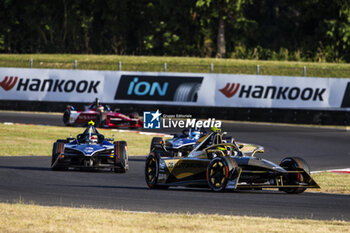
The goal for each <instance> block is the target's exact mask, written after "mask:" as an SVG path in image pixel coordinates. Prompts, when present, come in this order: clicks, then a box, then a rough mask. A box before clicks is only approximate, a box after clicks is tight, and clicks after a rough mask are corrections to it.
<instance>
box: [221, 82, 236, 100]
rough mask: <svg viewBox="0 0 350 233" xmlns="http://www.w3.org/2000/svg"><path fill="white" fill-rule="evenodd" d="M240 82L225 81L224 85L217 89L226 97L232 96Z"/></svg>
mask: <svg viewBox="0 0 350 233" xmlns="http://www.w3.org/2000/svg"><path fill="white" fill-rule="evenodd" d="M240 85H241V84H239V83H237V84H235V83H226V86H225V87H224V88H222V89H219V91H220V92H221V93H222V94H224V95H225V96H226V97H227V98H231V97H232V96H234V95H235V94H236V93H237V91H238V89H239V86H240Z"/></svg>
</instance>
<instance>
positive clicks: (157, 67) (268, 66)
mask: <svg viewBox="0 0 350 233" xmlns="http://www.w3.org/2000/svg"><path fill="white" fill-rule="evenodd" d="M30 59H33V68H57V69H73V67H74V60H77V62H78V69H92V70H118V69H119V62H121V63H122V67H121V68H122V70H125V71H154V72H161V71H163V70H164V63H167V71H168V72H194V73H209V72H210V65H211V64H213V65H214V70H213V71H214V73H232V74H256V68H257V65H259V66H260V74H262V75H285V76H302V75H303V67H304V66H305V67H306V76H309V77H350V64H345V63H316V62H292V61H258V60H239V59H215V58H197V57H156V56H119V55H79V54H0V67H24V68H28V67H29V64H30V63H29V61H30Z"/></svg>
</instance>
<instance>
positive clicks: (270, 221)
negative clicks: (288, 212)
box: [0, 203, 350, 233]
mask: <svg viewBox="0 0 350 233" xmlns="http://www.w3.org/2000/svg"><path fill="white" fill-rule="evenodd" d="M0 216H1V218H0V232H244V233H249V232H253V233H255V232H268V233H270V232H283V233H285V232H302V233H304V232H321V233H322V232H324V233H328V232H349V229H350V222H348V221H339V220H330V221H319V220H310V219H276V218H270V217H247V216H227V215H225V216H223V215H209V214H194V215H192V214H164V213H135V212H126V211H119V210H107V209H91V208H67V207H52V206H51V207H46V206H37V205H24V204H21V203H18V204H4V203H1V204H0Z"/></svg>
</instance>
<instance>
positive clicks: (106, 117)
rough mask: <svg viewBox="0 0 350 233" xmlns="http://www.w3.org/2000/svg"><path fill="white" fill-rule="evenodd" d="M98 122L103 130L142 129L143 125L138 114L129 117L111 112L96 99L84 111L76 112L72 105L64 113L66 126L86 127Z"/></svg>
mask: <svg viewBox="0 0 350 233" xmlns="http://www.w3.org/2000/svg"><path fill="white" fill-rule="evenodd" d="M91 120H92V121H94V122H96V126H97V127H101V128H119V127H123V128H125V127H127V128H140V127H142V125H143V122H142V120H141V119H140V117H139V115H138V113H136V112H134V113H130V114H129V115H128V116H126V115H124V114H122V113H119V112H117V111H111V109H110V107H109V106H108V105H106V104H104V105H103V104H100V102H99V100H98V99H97V98H96V100H95V102H93V103H92V104H90V105H87V106H85V110H84V111H76V110H75V108H74V107H73V106H71V105H68V106H67V109H66V110H65V112H64V113H63V123H64V125H66V126H86V125H87V124H88V122H89V121H91Z"/></svg>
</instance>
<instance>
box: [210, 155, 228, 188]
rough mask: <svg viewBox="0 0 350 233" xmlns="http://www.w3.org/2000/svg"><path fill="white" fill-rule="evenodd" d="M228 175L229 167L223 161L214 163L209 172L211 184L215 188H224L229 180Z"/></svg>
mask: <svg viewBox="0 0 350 233" xmlns="http://www.w3.org/2000/svg"><path fill="white" fill-rule="evenodd" d="M227 174H228V171H227V166H225V165H224V163H223V162H222V161H216V162H214V163H213V164H212V166H211V167H210V169H209V171H208V178H209V182H210V184H211V185H212V186H213V187H215V188H220V187H222V186H223V185H224V183H225V180H226V178H227Z"/></svg>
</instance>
